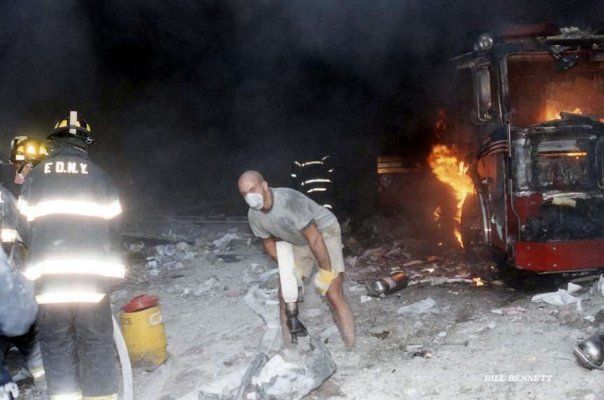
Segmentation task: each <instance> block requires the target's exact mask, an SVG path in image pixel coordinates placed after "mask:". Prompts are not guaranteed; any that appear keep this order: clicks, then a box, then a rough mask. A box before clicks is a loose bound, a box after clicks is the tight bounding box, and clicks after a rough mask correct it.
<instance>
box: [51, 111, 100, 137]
mask: <svg viewBox="0 0 604 400" xmlns="http://www.w3.org/2000/svg"><path fill="white" fill-rule="evenodd" d="M91 132H92V129H91V128H90V124H89V123H88V122H86V121H85V120H84V119H83V118H82V117H81V116H80V115H79V113H78V112H77V111H70V112H69V114H67V115H66V116H64V117H63V118H61V119H60V120H58V121H57V122H56V123H55V126H54V132H53V133H52V134H50V135H49V136H48V139H49V140H52V139H54V138H57V137H75V138H78V139H81V140H83V141H85V142H86V143H87V144H92V143H93V142H94V138H93V137H92V136H91Z"/></svg>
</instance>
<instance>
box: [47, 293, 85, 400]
mask: <svg viewBox="0 0 604 400" xmlns="http://www.w3.org/2000/svg"><path fill="white" fill-rule="evenodd" d="M73 310H74V305H71V304H47V305H41V306H40V311H39V316H38V341H39V343H40V350H41V351H42V359H43V360H44V367H45V370H46V383H47V386H48V394H49V395H50V400H53V399H60V398H64V397H62V396H72V398H74V399H77V398H78V396H81V395H82V393H81V391H80V381H79V373H78V359H77V341H76V336H75V330H74V326H73V318H74V315H73V314H74V312H73Z"/></svg>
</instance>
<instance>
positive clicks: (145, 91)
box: [0, 0, 602, 213]
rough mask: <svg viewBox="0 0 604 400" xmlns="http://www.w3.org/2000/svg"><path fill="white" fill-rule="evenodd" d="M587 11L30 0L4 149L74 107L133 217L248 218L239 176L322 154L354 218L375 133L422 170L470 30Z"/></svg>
mask: <svg viewBox="0 0 604 400" xmlns="http://www.w3.org/2000/svg"><path fill="white" fill-rule="evenodd" d="M600 6H601V4H598V2H593V1H591V2H587V1H585V2H577V1H566V0H564V1H545V0H535V1H511V0H505V1H488V2H485V1H469V0H456V1H446V2H445V1H436V0H423V1H419V0H408V1H395V0H371V1H369V0H366V1H341V0H337V1H336V0H304V1H292V0H289V1H288V0H286V1H276V0H230V1H217V0H205V1H198V2H189V1H178V2H161V1H148V0H144V1H143V0H131V1H128V2H118V1H91V2H87V3H82V2H76V1H67V0H54V1H46V2H34V1H31V0H26V1H21V2H15V3H14V4H7V3H4V4H2V5H0V45H1V46H2V51H1V52H0V57H1V60H2V62H1V63H0V110H1V114H0V115H1V117H0V139H1V140H2V143H1V144H3V145H4V144H6V146H0V151H2V153H3V154H7V152H8V143H9V140H10V137H11V136H13V135H15V134H23V133H26V134H38V135H45V134H47V133H48V127H49V126H50V124H51V123H52V121H53V120H54V119H56V118H58V117H59V116H60V115H61V114H62V113H64V112H66V111H68V110H69V109H71V108H77V109H78V110H80V111H82V112H83V113H84V114H85V115H86V116H87V117H88V119H89V120H90V122H91V123H92V125H93V129H94V132H95V134H96V136H97V137H98V139H99V140H100V141H101V142H102V143H100V144H99V145H98V146H97V148H96V149H95V151H94V156H95V157H96V159H97V161H98V162H99V163H100V164H101V165H102V166H104V167H105V168H106V169H107V170H108V171H109V172H110V174H111V175H112V176H114V177H115V179H116V180H117V181H118V183H119V184H120V187H121V189H122V191H123V192H124V194H125V196H126V198H127V199H128V201H127V203H128V204H129V205H130V208H131V210H137V211H140V210H148V211H152V210H156V209H163V210H169V211H181V212H205V211H216V212H218V211H225V212H230V213H237V212H243V210H244V205H243V202H242V201H241V199H239V198H238V195H237V190H236V179H237V176H238V174H239V173H240V172H241V171H242V170H244V169H248V168H254V169H259V170H261V171H262V172H263V173H265V175H266V176H267V177H268V179H270V181H271V182H272V183H274V184H276V185H284V184H287V183H288V178H287V177H288V175H289V174H288V173H289V165H290V162H291V160H292V159H295V158H301V157H314V156H317V155H322V154H326V153H327V154H331V155H332V156H333V157H334V158H335V159H336V161H337V165H338V166H339V170H340V171H342V172H341V177H342V179H343V180H344V181H345V182H347V185H346V190H345V191H344V194H345V196H344V197H345V198H346V199H347V200H348V201H349V206H350V208H351V210H356V209H358V208H359V207H360V204H361V203H364V202H365V203H370V202H371V199H368V198H367V199H366V198H365V197H367V196H368V194H367V193H370V192H371V191H372V190H373V187H371V186H370V185H372V184H373V181H372V179H373V178H372V176H371V174H370V173H368V171H373V170H374V168H375V165H374V162H375V158H374V157H375V156H376V155H377V154H378V153H380V152H381V151H382V149H381V146H382V145H383V143H382V142H383V140H382V138H383V136H393V137H396V138H398V139H397V140H395V141H394V143H396V146H397V147H398V148H396V151H399V152H401V153H402V154H409V155H410V156H411V155H413V156H414V157H417V158H418V159H419V158H421V157H422V151H424V150H425V149H427V148H428V145H427V144H428V143H429V141H430V137H429V136H430V132H429V130H428V129H427V128H426V126H425V125H426V124H427V123H428V122H429V121H430V118H432V116H433V112H434V109H435V108H436V107H438V106H439V105H442V104H444V103H446V102H447V101H449V99H450V98H452V95H453V94H454V93H452V90H453V89H452V88H453V87H454V86H453V85H451V81H452V78H451V75H449V72H450V67H451V66H450V65H449V64H447V60H448V59H449V58H450V57H452V56H454V55H456V54H458V53H460V52H462V51H463V50H467V49H469V47H470V46H471V43H472V40H473V39H474V38H475V37H476V36H477V35H478V33H480V32H484V31H491V32H497V31H498V30H499V29H501V28H502V27H503V26H505V25H507V24H518V23H529V22H538V21H549V20H551V21H556V22H559V23H560V24H562V25H565V24H575V25H579V26H584V27H585V26H587V27H590V26H593V27H597V26H602V25H601V22H602V21H600V20H599V19H601V18H602V17H600V14H601V13H599V12H598V10H599V9H600Z"/></svg>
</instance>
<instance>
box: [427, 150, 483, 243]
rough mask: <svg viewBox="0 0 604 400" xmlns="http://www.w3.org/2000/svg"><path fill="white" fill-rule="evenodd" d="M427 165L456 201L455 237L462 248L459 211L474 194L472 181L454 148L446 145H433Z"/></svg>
mask: <svg viewBox="0 0 604 400" xmlns="http://www.w3.org/2000/svg"><path fill="white" fill-rule="evenodd" d="M428 164H429V165H430V168H432V172H433V173H434V175H436V177H437V178H438V180H439V181H441V182H443V183H445V184H447V185H449V186H450V187H451V188H452V189H453V191H454V193H455V199H456V200H457V211H456V213H455V222H456V227H455V237H456V238H457V241H458V242H459V244H460V245H462V246H463V244H462V241H461V233H460V231H459V225H460V222H461V209H462V206H463V202H464V200H465V199H466V196H467V195H468V193H473V192H474V187H473V185H472V180H471V179H470V177H468V176H467V175H466V171H467V169H468V167H467V166H466V165H465V163H464V162H463V161H461V160H460V159H459V156H458V154H457V151H456V150H455V148H453V147H448V146H446V145H435V146H434V147H433V148H432V152H431V153H430V155H429V156H428Z"/></svg>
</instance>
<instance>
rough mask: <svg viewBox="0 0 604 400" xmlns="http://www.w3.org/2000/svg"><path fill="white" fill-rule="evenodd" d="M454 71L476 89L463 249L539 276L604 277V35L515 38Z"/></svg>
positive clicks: (533, 32)
mask: <svg viewBox="0 0 604 400" xmlns="http://www.w3.org/2000/svg"><path fill="white" fill-rule="evenodd" d="M454 61H455V62H456V65H457V66H458V68H459V69H460V70H462V72H461V73H468V72H469V74H470V75H471V78H472V80H473V88H474V90H473V100H472V101H473V105H472V107H473V111H472V119H473V122H474V125H475V126H476V129H475V136H474V137H475V139H476V146H475V147H476V149H477V151H476V152H475V154H474V156H473V157H471V163H470V165H469V167H468V170H467V175H468V176H469V177H470V178H471V180H472V183H473V186H474V193H473V194H470V195H468V196H467V197H466V198H465V202H464V203H463V207H462V210H461V211H462V215H461V223H460V231H461V240H462V243H463V245H464V247H465V248H477V247H488V248H490V249H491V250H495V251H496V252H497V253H499V254H502V255H505V256H506V259H507V261H508V263H509V264H510V265H512V266H514V267H516V268H518V269H520V270H527V271H533V272H537V273H552V272H556V273H559V272H573V271H574V272H577V271H585V270H591V269H597V268H604V123H603V122H604V119H603V117H604V115H603V114H604V35H600V34H596V33H592V32H585V31H582V30H580V29H577V28H562V29H558V28H556V27H554V26H552V25H550V24H544V25H540V26H530V27H521V28H515V29H511V30H508V31H507V32H504V33H503V34H502V35H500V36H497V37H496V36H493V35H489V34H483V35H481V36H480V37H479V38H478V41H477V43H476V44H475V46H474V50H473V51H472V52H469V53H466V54H463V55H461V56H459V57H456V58H455V59H454ZM463 71H466V72H463Z"/></svg>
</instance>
